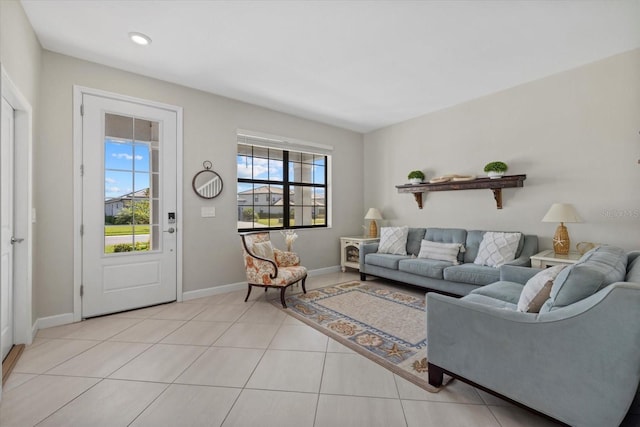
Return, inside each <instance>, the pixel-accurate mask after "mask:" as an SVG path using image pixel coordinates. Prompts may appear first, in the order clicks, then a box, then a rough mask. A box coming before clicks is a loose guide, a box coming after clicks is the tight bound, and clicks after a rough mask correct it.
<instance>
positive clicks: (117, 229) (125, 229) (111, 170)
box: [104, 114, 159, 253]
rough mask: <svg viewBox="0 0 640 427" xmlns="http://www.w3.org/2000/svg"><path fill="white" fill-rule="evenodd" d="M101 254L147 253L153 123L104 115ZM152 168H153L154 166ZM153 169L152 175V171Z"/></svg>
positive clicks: (151, 205) (154, 140) (149, 246)
mask: <svg viewBox="0 0 640 427" xmlns="http://www.w3.org/2000/svg"><path fill="white" fill-rule="evenodd" d="M105 116H106V117H105V140H104V252H105V253H114V252H130V251H149V250H151V249H152V246H153V245H152V240H153V239H152V235H153V234H154V231H156V232H157V224H154V223H157V221H153V215H152V212H154V210H156V211H157V206H158V203H159V202H158V199H157V197H156V198H154V197H152V194H153V193H156V194H157V191H152V189H153V181H154V180H153V177H154V176H157V163H158V161H157V153H158V150H157V144H158V137H157V136H158V135H157V125H158V124H157V123H156V122H152V121H149V120H142V119H136V118H133V117H125V116H119V115H115V114H106V115H105ZM154 165H155V166H154ZM154 169H155V172H154Z"/></svg>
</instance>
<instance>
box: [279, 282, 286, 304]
mask: <svg viewBox="0 0 640 427" xmlns="http://www.w3.org/2000/svg"><path fill="white" fill-rule="evenodd" d="M286 290H287V287H286V286H283V287H282V289H280V302H281V303H282V308H287V303H286V302H284V292H285V291H286Z"/></svg>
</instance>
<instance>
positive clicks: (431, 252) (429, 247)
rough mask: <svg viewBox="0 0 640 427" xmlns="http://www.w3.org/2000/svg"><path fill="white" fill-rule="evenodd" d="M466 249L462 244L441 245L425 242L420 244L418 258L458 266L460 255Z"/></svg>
mask: <svg viewBox="0 0 640 427" xmlns="http://www.w3.org/2000/svg"><path fill="white" fill-rule="evenodd" d="M463 248H464V246H462V244H461V243H441V242H432V241H430V240H423V241H422V243H420V253H419V254H418V258H428V259H437V260H440V261H449V262H451V263H453V264H454V265H458V264H459V263H458V254H459V253H460V251H461V250H462V249H463Z"/></svg>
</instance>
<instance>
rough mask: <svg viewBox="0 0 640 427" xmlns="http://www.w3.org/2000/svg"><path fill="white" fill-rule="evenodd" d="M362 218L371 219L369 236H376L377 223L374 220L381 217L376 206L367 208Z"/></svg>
mask: <svg viewBox="0 0 640 427" xmlns="http://www.w3.org/2000/svg"><path fill="white" fill-rule="evenodd" d="M364 219H368V220H371V223H370V224H369V237H378V224H376V221H377V220H379V219H382V215H381V214H380V211H379V210H378V209H376V208H369V211H368V212H367V214H366V215H365V216H364Z"/></svg>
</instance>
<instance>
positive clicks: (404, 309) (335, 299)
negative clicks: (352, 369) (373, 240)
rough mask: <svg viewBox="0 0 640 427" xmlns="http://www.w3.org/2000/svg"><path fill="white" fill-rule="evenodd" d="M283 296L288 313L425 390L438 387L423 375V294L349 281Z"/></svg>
mask: <svg viewBox="0 0 640 427" xmlns="http://www.w3.org/2000/svg"><path fill="white" fill-rule="evenodd" d="M286 302H287V306H288V308H287V309H285V312H287V313H288V314H290V315H292V316H293V317H295V318H297V319H299V320H301V321H303V322H305V323H307V324H309V325H310V326H312V327H313V328H315V329H317V330H319V331H320V332H322V333H324V334H326V335H328V336H330V337H331V338H333V339H335V340H337V341H338V342H340V343H342V344H344V345H345V346H347V347H349V348H350V349H352V350H354V351H356V352H357V353H360V354H362V355H363V356H365V357H367V358H369V359H371V360H373V361H374V362H376V363H378V364H380V365H382V366H383V367H385V368H386V369H389V370H390V371H392V372H394V373H395V374H397V375H400V376H401V377H403V378H405V379H407V380H409V381H411V382H412V383H414V384H416V385H418V386H419V387H422V388H424V389H425V390H427V391H430V392H432V393H436V392H438V391H439V390H440V388H436V387H433V386H431V385H429V383H428V378H427V337H426V335H427V331H426V314H425V298H424V296H422V297H417V296H413V295H410V294H407V293H403V292H399V291H396V290H393V289H389V288H387V287H384V286H380V285H375V284H364V283H360V282H357V281H354V282H347V283H341V284H337V285H332V286H328V287H325V288H320V289H313V290H309V291H307V293H306V294H303V293H299V294H295V295H291V296H289V297H287V298H286ZM273 303H274V304H276V305H278V306H279V307H280V308H282V306H281V305H280V302H279V301H276V300H274V301H273ZM448 379H449V378H448V377H447V376H445V381H446V380H448Z"/></svg>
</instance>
